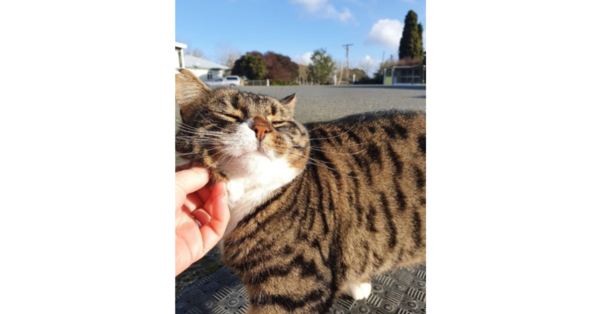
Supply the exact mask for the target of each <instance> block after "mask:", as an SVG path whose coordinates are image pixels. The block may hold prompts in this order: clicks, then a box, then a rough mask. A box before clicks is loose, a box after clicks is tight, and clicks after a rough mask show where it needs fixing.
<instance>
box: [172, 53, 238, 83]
mask: <svg viewBox="0 0 600 314" xmlns="http://www.w3.org/2000/svg"><path fill="white" fill-rule="evenodd" d="M184 65H185V66H184V67H185V68H186V69H187V70H190V72H192V73H194V74H196V76H198V77H200V79H201V80H203V81H211V80H213V79H214V78H217V77H223V74H224V73H225V71H227V70H231V69H230V68H228V67H226V66H224V65H220V64H218V63H214V62H211V61H208V60H205V59H202V58H198V57H194V56H191V55H185V56H184Z"/></svg>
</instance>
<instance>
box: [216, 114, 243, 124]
mask: <svg viewBox="0 0 600 314" xmlns="http://www.w3.org/2000/svg"><path fill="white" fill-rule="evenodd" d="M221 115H223V116H226V117H227V118H230V119H233V120H235V122H242V121H243V119H242V118H241V117H239V116H236V115H233V114H228V113H221Z"/></svg>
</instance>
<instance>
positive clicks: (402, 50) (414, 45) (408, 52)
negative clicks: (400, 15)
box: [398, 10, 423, 62]
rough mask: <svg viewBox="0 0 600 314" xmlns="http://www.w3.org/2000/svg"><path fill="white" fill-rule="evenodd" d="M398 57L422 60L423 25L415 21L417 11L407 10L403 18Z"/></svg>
mask: <svg viewBox="0 0 600 314" xmlns="http://www.w3.org/2000/svg"><path fill="white" fill-rule="evenodd" d="M398 58H399V59H404V58H414V59H417V60H419V62H420V61H421V60H423V25H421V23H417V13H415V12H414V11H413V10H410V11H408V13H407V14H406V17H405V18H404V30H403V31H402V38H401V39H400V47H399V49H398Z"/></svg>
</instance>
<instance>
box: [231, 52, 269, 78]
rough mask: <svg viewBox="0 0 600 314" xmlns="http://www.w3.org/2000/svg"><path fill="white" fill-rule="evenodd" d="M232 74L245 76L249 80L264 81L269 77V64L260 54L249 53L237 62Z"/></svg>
mask: <svg viewBox="0 0 600 314" xmlns="http://www.w3.org/2000/svg"><path fill="white" fill-rule="evenodd" d="M231 74H233V75H239V76H245V77H247V78H248V79H249V80H262V79H264V78H265V77H266V76H267V64H266V62H265V60H264V58H263V55H262V54H261V53H260V52H257V51H253V52H247V53H246V54H245V55H243V56H242V57H241V58H239V59H237V60H236V61H235V63H234V65H233V69H232V70H231Z"/></svg>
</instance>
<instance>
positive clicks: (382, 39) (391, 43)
mask: <svg viewBox="0 0 600 314" xmlns="http://www.w3.org/2000/svg"><path fill="white" fill-rule="evenodd" d="M403 29H404V24H402V23H400V21H398V20H389V19H383V20H379V21H377V23H375V24H374V25H373V27H372V28H371V32H370V33H369V36H367V40H366V43H367V44H371V45H378V46H384V47H386V48H390V49H398V46H399V45H400V38H402V30H403Z"/></svg>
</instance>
